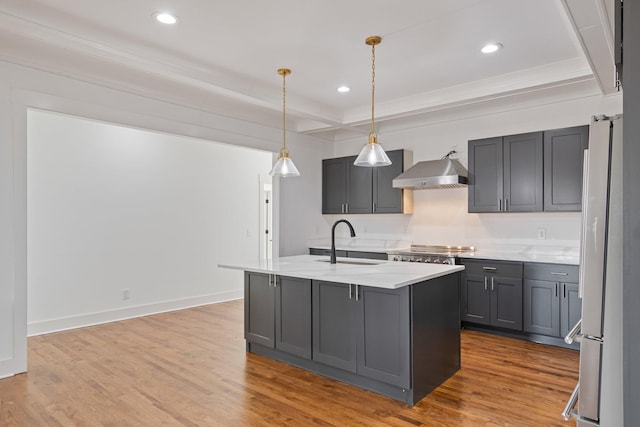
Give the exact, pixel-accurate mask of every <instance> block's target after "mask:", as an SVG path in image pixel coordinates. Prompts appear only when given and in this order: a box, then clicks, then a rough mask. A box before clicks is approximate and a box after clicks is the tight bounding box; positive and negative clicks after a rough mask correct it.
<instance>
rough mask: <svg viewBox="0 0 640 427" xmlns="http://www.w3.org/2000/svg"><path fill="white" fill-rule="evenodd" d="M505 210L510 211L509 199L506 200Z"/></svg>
mask: <svg viewBox="0 0 640 427" xmlns="http://www.w3.org/2000/svg"><path fill="white" fill-rule="evenodd" d="M504 210H505V212H509V199H505V200H504Z"/></svg>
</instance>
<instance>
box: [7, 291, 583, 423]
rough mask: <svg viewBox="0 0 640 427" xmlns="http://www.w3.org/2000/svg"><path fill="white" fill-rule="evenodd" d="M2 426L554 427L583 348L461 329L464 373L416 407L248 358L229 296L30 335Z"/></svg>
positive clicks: (237, 308) (238, 308) (239, 306)
mask: <svg viewBox="0 0 640 427" xmlns="http://www.w3.org/2000/svg"><path fill="white" fill-rule="evenodd" d="M28 345H29V372H28V373H27V374H23V375H18V376H15V377H13V378H7V379H4V380H0V426H3V427H4V426H7V427H9V426H11V427H38V426H47V427H49V426H74V427H75V426H83V427H85V426H88V427H92V426H118V427H121V426H154V427H155V426H188V427H192V426H273V425H288V426H310V425H318V426H381V427H382V426H398V427H411V426H422V425H424V426H434V427H435V426H444V427H448V426H462V427H466V426H469V427H471V426H473V427H478V426H485V427H493V426H495V427H498V426H499V427H505V426H517V427H521V426H525V427H526V426H532V427H533V426H536V427H537V426H558V427H566V426H573V425H575V424H574V423H573V422H568V423H566V422H564V421H563V420H562V419H561V417H560V412H561V411H562V408H563V406H564V404H565V402H566V400H567V399H568V397H569V394H570V393H571V391H572V389H573V387H574V386H575V382H576V381H577V373H578V359H579V354H578V352H575V351H572V350H566V349H560V348H555V347H548V346H544V345H540V344H534V343H529V342H524V341H519V340H514V339H509V338H503V337H496V336H493V335H488V334H483V333H480V332H473V331H467V330H463V331H462V369H461V370H460V372H458V373H457V374H456V375H455V376H453V377H452V378H450V379H449V380H448V381H447V382H445V383H444V384H443V385H442V386H441V387H439V388H438V389H437V390H436V391H434V392H433V393H431V394H430V395H429V396H427V397H426V398H425V399H423V400H422V401H421V402H419V403H418V404H417V405H416V406H414V407H413V408H409V407H408V406H406V405H404V404H402V403H400V402H397V401H394V400H391V399H388V398H386V397H382V396H379V395H377V394H375V393H371V392H368V391H365V390H361V389H359V388H357V387H353V386H350V385H347V384H343V383H340V382H337V381H334V380H331V379H328V378H324V377H321V376H319V375H316V374H313V373H310V372H306V371H304V370H301V369H298V368H295V367H292V366H288V365H285V364H283V363H279V362H275V361H272V360H269V359H266V358H264V357H261V356H256V355H253V354H246V353H245V342H244V338H243V303H242V301H232V302H227V303H222V304H214V305H209V306H204V307H198V308H193V309H189V310H183V311H177V312H172V313H164V314H158V315H154V316H148V317H143V318H138V319H132V320H127V321H122V322H116V323H110V324H106V325H100V326H94V327H89V328H83V329H76V330H73V331H67V332H60V333H56V334H49V335H42V336H37V337H32V338H29V341H28Z"/></svg>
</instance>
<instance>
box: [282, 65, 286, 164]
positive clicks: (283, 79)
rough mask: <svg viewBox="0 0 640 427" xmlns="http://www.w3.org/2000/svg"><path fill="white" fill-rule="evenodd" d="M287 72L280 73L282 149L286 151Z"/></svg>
mask: <svg viewBox="0 0 640 427" xmlns="http://www.w3.org/2000/svg"><path fill="white" fill-rule="evenodd" d="M286 80H287V73H286V72H284V73H282V149H283V150H284V151H285V152H286V151H287V128H286V124H287V122H286V113H285V111H286V108H287V89H286Z"/></svg>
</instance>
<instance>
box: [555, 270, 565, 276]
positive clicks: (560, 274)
mask: <svg viewBox="0 0 640 427" xmlns="http://www.w3.org/2000/svg"><path fill="white" fill-rule="evenodd" d="M551 275H552V276H568V275H569V273H564V272H563V273H558V272H556V271H552V272H551Z"/></svg>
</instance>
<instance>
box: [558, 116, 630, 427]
mask: <svg viewBox="0 0 640 427" xmlns="http://www.w3.org/2000/svg"><path fill="white" fill-rule="evenodd" d="M621 149H622V116H615V117H605V116H598V117H594V118H593V119H592V122H591V126H590V129H589V148H588V149H587V150H585V158H584V169H583V188H582V236H581V240H580V277H579V297H580V298H581V299H582V318H581V320H580V321H579V322H578V324H577V325H575V327H574V328H573V329H572V331H571V332H570V333H569V334H568V335H567V337H566V338H565V341H567V342H569V343H571V342H572V341H573V340H575V341H578V342H580V375H579V380H578V384H577V385H576V388H575V390H574V392H573V394H572V395H571V398H570V399H569V402H568V403H567V406H566V407H565V410H564V412H563V416H564V418H565V420H569V419H570V418H575V419H576V425H577V426H578V427H585V426H594V425H595V426H599V425H602V426H603V427H604V426H606V425H614V424H613V423H610V422H609V421H606V422H605V420H603V418H602V409H603V408H604V407H607V405H610V402H612V400H611V399H616V398H618V396H615V394H616V393H615V390H613V389H612V390H613V391H611V392H609V391H607V392H606V393H605V392H603V384H604V386H605V389H606V388H607V387H609V388H610V387H612V386H611V379H612V378H615V376H616V370H617V368H618V367H616V366H615V360H614V359H615V358H616V354H617V353H618V352H617V350H616V349H615V348H614V345H617V344H618V343H617V341H618V339H617V335H618V334H619V332H620V331H619V328H618V327H617V325H616V324H615V323H617V321H616V315H615V314H616V313H615V311H616V310H618V309H621V307H619V308H618V307H617V306H618V305H620V301H618V294H617V291H618V290H619V289H620V288H621V275H620V274H619V271H620V270H621V257H622V250H621V235H620V234H621V233H620V230H621V225H622V224H621V209H622V207H621V190H622V161H621ZM609 294H611V300H610V301H607V299H608V298H609V296H610V295H609ZM618 311H620V310H618ZM609 312H610V313H609ZM606 314H610V316H606ZM605 318H606V319H605ZM609 331H611V332H610V334H609ZM609 335H611V342H610V340H609ZM608 350H609V351H608ZM608 382H609V383H608ZM613 387H614V388H615V384H613ZM621 397H622V396H621V395H620V396H619V398H620V399H621ZM576 402H577V408H576ZM604 412H605V413H607V412H609V413H610V412H611V411H608V409H605V411H604ZM605 418H606V417H605Z"/></svg>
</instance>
